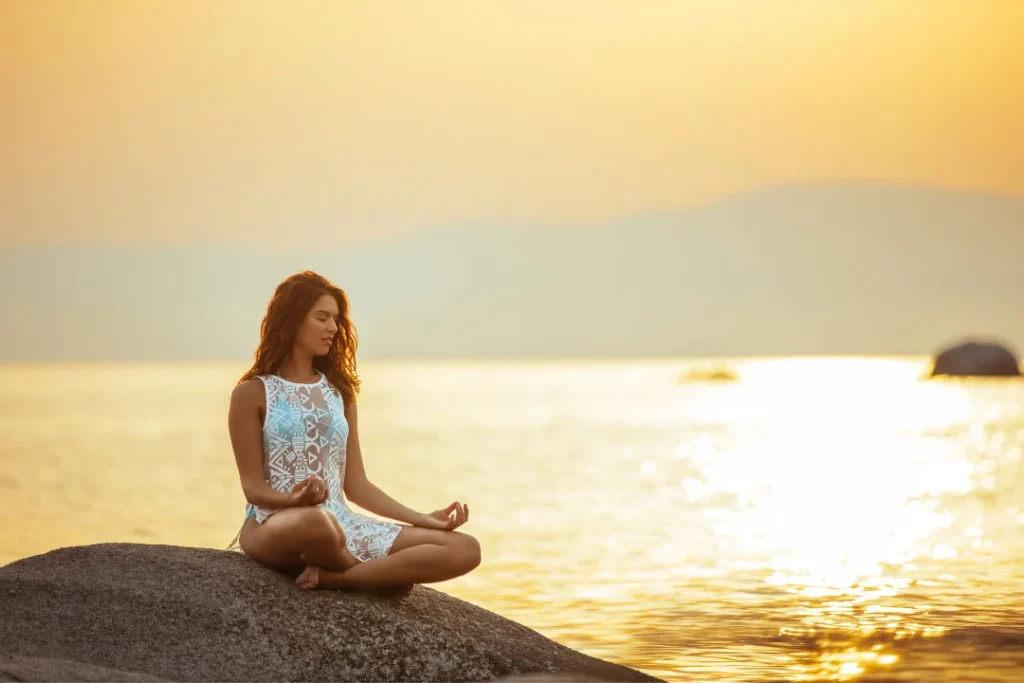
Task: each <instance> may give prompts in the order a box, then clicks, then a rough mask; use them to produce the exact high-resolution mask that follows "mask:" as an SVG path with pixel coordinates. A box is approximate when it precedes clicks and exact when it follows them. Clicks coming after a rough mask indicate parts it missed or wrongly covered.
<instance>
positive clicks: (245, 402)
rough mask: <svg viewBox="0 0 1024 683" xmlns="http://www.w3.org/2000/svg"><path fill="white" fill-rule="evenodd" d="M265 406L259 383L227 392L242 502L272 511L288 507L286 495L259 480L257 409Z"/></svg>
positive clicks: (260, 457)
mask: <svg viewBox="0 0 1024 683" xmlns="http://www.w3.org/2000/svg"><path fill="white" fill-rule="evenodd" d="M264 403H266V397H265V395H264V393H263V383H262V382H261V381H260V380H258V379H250V380H246V381H245V382H242V383H241V384H239V385H238V386H237V387H235V389H234V391H232V392H231V407H230V408H229V409H228V433H229V434H230V435H231V448H232V450H234V452H235V464H236V465H237V466H238V476H239V478H240V479H241V481H242V492H243V493H244V494H245V499H246V500H247V501H248V502H250V503H252V504H253V505H258V506H259V507H262V508H268V509H270V510H276V509H278V508H282V507H287V506H288V494H287V493H281V492H280V491H275V490H274V489H273V488H271V486H270V485H269V484H268V483H267V482H266V480H265V479H264V478H263V427H262V425H261V424H260V409H261V407H262V406H263V404H264Z"/></svg>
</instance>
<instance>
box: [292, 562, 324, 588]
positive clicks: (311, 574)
mask: <svg viewBox="0 0 1024 683" xmlns="http://www.w3.org/2000/svg"><path fill="white" fill-rule="evenodd" d="M295 584H296V585H297V586H298V587H299V588H301V589H302V590H304V591H309V590H313V589H314V588H316V587H317V586H319V585H320V567H314V566H312V565H310V566H308V567H306V568H305V569H304V570H302V573H301V574H299V578H297V579H295Z"/></svg>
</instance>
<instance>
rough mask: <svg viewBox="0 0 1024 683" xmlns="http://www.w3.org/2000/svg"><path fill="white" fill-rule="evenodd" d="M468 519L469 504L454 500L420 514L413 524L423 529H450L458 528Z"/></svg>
mask: <svg viewBox="0 0 1024 683" xmlns="http://www.w3.org/2000/svg"><path fill="white" fill-rule="evenodd" d="M468 521H469V505H463V504H462V503H460V502H458V501H455V502H454V503H452V504H451V505H449V506H448V507H446V508H443V509H441V510H434V511H433V512H431V513H430V514H428V515H421V516H420V518H419V519H417V520H416V521H415V522H414V523H413V526H418V527H423V528H425V529H443V530H447V531H451V530H452V529H458V528H459V527H460V526H462V525H463V524H465V523H466V522H468Z"/></svg>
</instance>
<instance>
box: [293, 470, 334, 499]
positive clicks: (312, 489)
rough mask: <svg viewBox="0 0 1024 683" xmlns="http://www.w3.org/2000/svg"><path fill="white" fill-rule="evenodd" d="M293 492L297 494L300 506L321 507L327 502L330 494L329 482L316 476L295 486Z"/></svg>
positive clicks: (311, 476) (309, 477)
mask: <svg viewBox="0 0 1024 683" xmlns="http://www.w3.org/2000/svg"><path fill="white" fill-rule="evenodd" d="M292 491H293V492H294V493H296V494H297V502H298V504H299V505H320V504H321V503H323V502H325V501H326V500H327V498H328V497H329V494H330V489H328V487H327V482H325V481H324V480H323V479H321V478H320V477H318V476H316V475H315V474H313V475H310V476H308V477H306V478H305V479H303V480H302V481H300V482H299V483H298V484H296V485H295V486H293V487H292Z"/></svg>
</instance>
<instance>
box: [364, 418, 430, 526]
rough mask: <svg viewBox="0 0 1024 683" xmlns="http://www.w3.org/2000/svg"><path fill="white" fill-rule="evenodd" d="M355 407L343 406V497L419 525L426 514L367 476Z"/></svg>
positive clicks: (385, 515)
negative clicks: (345, 426) (345, 436)
mask: <svg viewBox="0 0 1024 683" xmlns="http://www.w3.org/2000/svg"><path fill="white" fill-rule="evenodd" d="M358 417H359V415H358V411H357V410H356V404H355V402H352V403H350V404H349V405H346V406H345V419H347V420H348V430H349V431H348V446H347V453H346V463H345V487H344V492H345V497H346V498H348V499H349V500H350V501H352V502H353V503H355V504H356V505H358V506H359V507H361V508H363V509H364V510H366V511H368V512H372V513H373V514H375V515H380V516H381V517H387V518H389V519H394V520H397V521H399V522H405V523H407V524H412V525H413V526H422V525H423V519H424V517H426V516H427V515H424V514H423V513H421V512H416V511H415V510H413V509H412V508H408V507H406V506H405V505H402V504H401V503H399V502H398V501H397V500H395V499H394V498H392V497H391V496H389V495H388V494H386V493H384V492H383V491H381V490H380V489H379V488H377V486H376V484H374V483H373V482H372V481H370V480H369V478H368V477H367V476H366V470H365V469H364V468H363V454H362V452H361V451H360V450H359V426H358Z"/></svg>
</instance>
